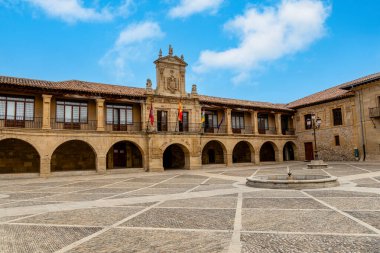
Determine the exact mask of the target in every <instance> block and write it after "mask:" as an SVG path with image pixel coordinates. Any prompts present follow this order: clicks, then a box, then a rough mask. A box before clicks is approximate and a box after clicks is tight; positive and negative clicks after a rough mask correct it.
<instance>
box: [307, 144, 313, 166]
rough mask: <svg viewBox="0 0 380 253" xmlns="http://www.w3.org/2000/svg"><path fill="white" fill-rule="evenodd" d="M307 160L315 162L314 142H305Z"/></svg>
mask: <svg viewBox="0 0 380 253" xmlns="http://www.w3.org/2000/svg"><path fill="white" fill-rule="evenodd" d="M305 160H307V161H311V160H314V149H313V143H312V142H305Z"/></svg>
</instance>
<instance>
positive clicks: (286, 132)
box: [282, 128, 296, 135]
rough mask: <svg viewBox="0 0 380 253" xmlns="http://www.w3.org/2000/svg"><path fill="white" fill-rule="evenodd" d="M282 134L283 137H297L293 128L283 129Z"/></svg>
mask: <svg viewBox="0 0 380 253" xmlns="http://www.w3.org/2000/svg"><path fill="white" fill-rule="evenodd" d="M282 134H283V135H295V134H296V133H295V130H294V129H293V128H287V129H282Z"/></svg>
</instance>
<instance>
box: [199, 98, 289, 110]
mask: <svg viewBox="0 0 380 253" xmlns="http://www.w3.org/2000/svg"><path fill="white" fill-rule="evenodd" d="M199 101H200V102H201V103H210V104H222V105H235V106H246V107H252V108H263V109H277V110H287V111H292V110H291V109H289V108H287V107H286V104H273V103H267V102H256V101H248V100H239V99H230V98H219V97H211V96H203V95H199Z"/></svg>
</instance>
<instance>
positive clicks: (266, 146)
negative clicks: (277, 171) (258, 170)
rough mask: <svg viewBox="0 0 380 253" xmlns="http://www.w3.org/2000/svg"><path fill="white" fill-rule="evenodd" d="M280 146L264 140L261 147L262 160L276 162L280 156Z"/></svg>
mask: <svg viewBox="0 0 380 253" xmlns="http://www.w3.org/2000/svg"><path fill="white" fill-rule="evenodd" d="M278 156H279V153H278V147H277V145H276V144H275V143H274V142H271V141H267V142H264V143H263V144H262V145H261V147H260V162H275V161H278V160H279V158H278Z"/></svg>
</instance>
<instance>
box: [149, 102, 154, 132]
mask: <svg viewBox="0 0 380 253" xmlns="http://www.w3.org/2000/svg"><path fill="white" fill-rule="evenodd" d="M149 121H150V124H151V125H152V126H153V123H154V111H153V103H150V111H149Z"/></svg>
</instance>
